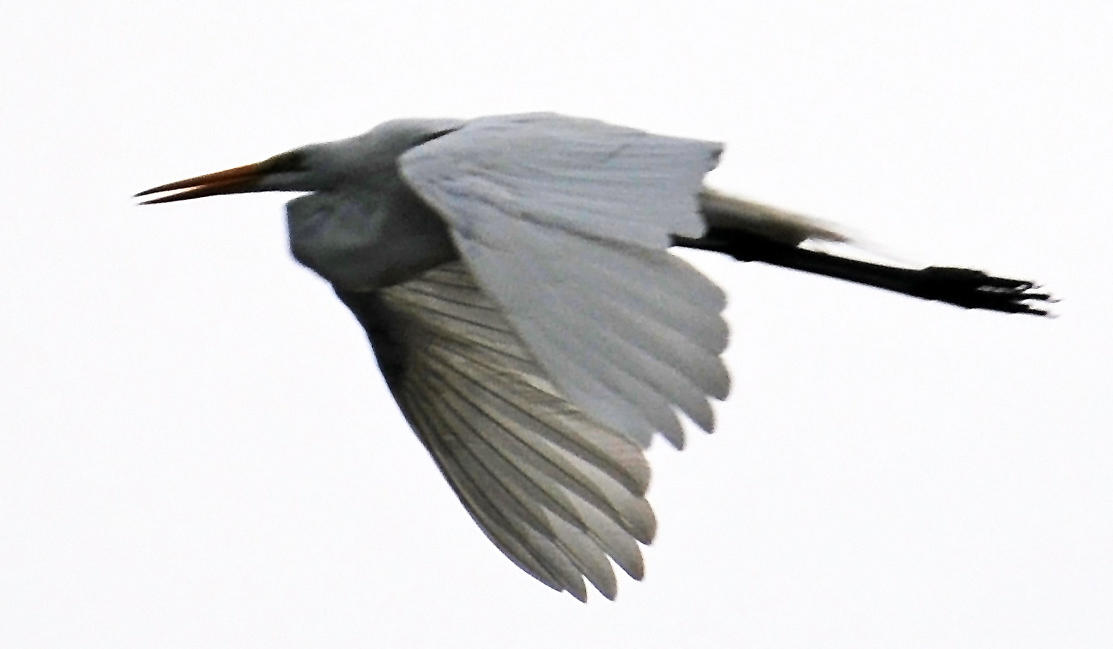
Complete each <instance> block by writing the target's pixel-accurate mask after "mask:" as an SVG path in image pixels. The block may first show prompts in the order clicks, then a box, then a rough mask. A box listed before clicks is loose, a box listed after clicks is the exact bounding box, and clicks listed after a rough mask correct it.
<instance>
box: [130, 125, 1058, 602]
mask: <svg viewBox="0 0 1113 649" xmlns="http://www.w3.org/2000/svg"><path fill="white" fill-rule="evenodd" d="M721 151H722V146H721V145H720V144H717V143H713V142H703V141H697V140H689V139H681V138H674V137H665V136H660V135H654V134H650V133H646V132H643V131H639V130H634V129H630V128H623V127H618V126H613V125H610V124H606V123H603V122H599V121H594V120H588V119H579V118H571V117H565V116H561V115H555V114H547V113H541V114H524V115H504V116H495V117H484V118H480V119H474V120H469V121H459V120H448V119H407V120H397V121H391V122H386V123H384V124H381V125H379V126H377V127H376V128H374V129H372V130H371V131H370V132H368V133H365V134H363V135H359V136H356V137H353V138H349V139H346V140H339V141H336V142H327V143H323V144H311V145H308V146H304V147H300V148H298V149H294V150H292V151H289V152H286V153H282V154H279V155H277V156H274V157H272V158H269V159H267V160H264V161H262V162H259V163H256V164H250V165H246V166H242V167H236V168H234V169H228V170H226V171H221V172H217V173H213V174H206V175H203V176H198V177H195V178H189V179H187V180H182V181H178V182H173V183H168V184H165V185H160V186H158V187H154V188H152V189H148V190H146V191H143V192H140V193H139V194H137V196H143V195H148V194H153V193H160V192H177V193H171V194H168V195H166V196H163V197H160V198H155V199H153V200H148V201H146V202H147V203H164V202H170V201H179V200H186V199H191V198H200V197H203V196H214V195H220V194H236V193H245V192H262V191H298V192H310V193H308V194H306V195H303V196H300V197H298V198H295V199H293V200H292V201H290V202H289V203H287V208H286V209H287V214H288V226H289V234H290V249H291V251H292V252H293V255H294V257H295V258H296V259H297V260H298V261H299V262H301V263H302V264H304V265H306V266H308V267H309V268H311V269H313V270H314V271H315V272H317V273H318V274H319V275H321V276H322V277H324V278H325V279H326V280H328V281H329V282H331V283H332V285H333V287H334V289H335V290H336V293H337V295H338V296H339V297H340V299H341V300H342V301H343V302H344V304H346V305H347V306H348V307H349V308H350V309H351V310H352V311H353V313H354V314H355V316H356V318H357V319H358V320H359V322H360V324H361V325H362V326H363V327H364V329H365V330H366V331H367V334H368V337H369V338H370V341H371V345H372V347H373V348H374V351H375V355H376V358H377V359H378V363H379V368H380V370H381V371H382V372H383V374H384V376H385V377H386V380H387V383H388V384H389V386H390V389H391V391H392V392H393V393H394V397H395V399H396V400H397V402H398V405H399V407H400V408H401V410H402V412H403V414H404V415H405V417H406V419H407V420H408V421H409V423H410V425H411V426H412V427H413V429H414V431H415V432H416V433H417V436H418V438H419V439H420V440H421V442H422V443H423V444H424V445H425V447H426V448H427V449H428V450H429V452H430V454H431V455H432V456H433V460H434V461H435V462H436V464H437V466H438V467H439V468H440V470H441V472H442V473H443V474H444V476H445V478H446V479H447V480H448V483H449V485H450V486H451V487H452V489H453V490H454V491H455V492H456V495H457V496H458V497H459V499H460V502H462V503H463V505H464V507H466V508H467V510H468V512H469V513H470V514H471V516H472V518H473V519H475V522H476V523H477V524H478V525H479V527H480V529H482V530H483V532H484V533H485V534H486V535H487V537H488V538H489V539H490V540H491V541H492V542H493V543H494V544H495V545H496V546H498V548H499V549H500V550H501V551H502V552H503V553H504V554H506V556H507V557H509V558H510V560H511V561H513V562H514V563H515V564H516V565H517V566H518V567H520V568H521V569H522V570H524V571H526V572H527V573H529V574H530V575H532V576H533V577H535V578H537V579H538V580H540V581H541V582H543V583H544V584H546V585H548V586H550V587H552V588H554V589H556V590H558V591H564V590H567V591H568V592H570V593H571V594H572V595H574V596H575V597H576V598H578V599H580V600H585V599H586V598H587V589H586V587H585V585H584V577H586V578H587V580H588V581H589V582H590V583H591V584H592V585H594V586H595V588H596V589H598V590H599V591H600V592H601V593H602V594H603V595H605V596H606V597H608V598H612V599H613V598H614V596H615V594H616V590H617V586H616V581H615V575H614V571H613V570H612V568H611V561H613V562H614V563H615V564H617V565H618V566H619V567H621V568H622V569H623V570H624V571H625V572H626V573H627V574H629V575H630V576H631V577H633V578H634V579H640V578H641V577H642V574H643V572H644V567H643V562H642V556H641V550H640V547H639V544H648V543H649V542H650V541H651V540H652V539H653V535H654V531H655V529H656V520H655V518H654V515H653V511H652V510H651V509H650V506H649V503H648V502H647V501H646V499H645V491H646V488H647V486H648V483H649V466H648V464H647V463H646V460H645V457H644V455H643V450H644V449H645V448H646V447H648V446H649V443H650V441H651V439H652V438H653V435H654V434H655V433H660V434H661V435H663V436H664V437H665V439H667V440H668V441H669V442H671V443H672V444H673V446H675V447H677V448H680V447H682V446H683V443H684V432H683V429H682V427H681V424H680V420H679V419H678V417H677V414H678V411H679V412H682V413H684V415H686V416H687V418H689V419H691V420H692V421H693V422H695V423H696V424H697V425H698V426H699V427H700V428H702V429H704V430H706V431H711V430H712V428H713V427H714V418H713V413H712V410H711V406H710V403H709V398H712V397H713V398H715V399H719V400H722V399H725V398H726V396H727V392H728V391H729V387H730V379H729V376H728V374H727V370H726V368H725V366H724V365H723V361H722V359H721V357H720V354H721V353H722V351H723V349H724V348H725V347H726V344H727V326H726V323H725V322H724V321H723V319H722V316H721V312H722V310H723V307H724V304H725V298H724V294H723V292H722V290H720V289H719V287H717V286H716V285H715V284H713V283H712V282H711V281H710V280H709V279H707V278H706V277H705V276H703V275H702V274H701V273H699V272H698V271H697V270H695V269H694V268H693V267H692V266H690V265H689V264H688V263H687V262H685V261H683V260H682V259H680V258H679V257H677V256H675V255H673V254H672V253H671V252H669V247H670V246H684V247H689V248H699V249H705V250H712V251H717V252H721V253H725V254H729V255H731V256H733V257H735V258H737V259H739V260H743V261H762V262H767V263H772V264H776V265H780V266H786V267H790V268H796V269H799V270H805V271H809V272H814V273H820V274H823V275H828V276H832V277H837V278H841V279H845V280H850V281H854V282H859V283H863V284H868V285H871V286H876V287H880V288H885V289H889V290H893V291H898V292H901V293H905V294H908V295H912V296H916V297H920V298H926V299H933V300H941V301H944V302H949V303H952V304H956V305H959V306H963V307H967V308H980V309H990V310H996V311H1005V312H1014V313H1030V314H1036V315H1046V313H1047V311H1046V310H1045V303H1046V302H1049V301H1051V297H1050V295H1048V294H1046V293H1041V292H1038V288H1037V287H1036V286H1035V285H1033V284H1032V283H1031V282H1026V281H1019V280H1011V279H1004V278H1000V277H993V276H990V275H987V274H985V273H982V272H980V271H975V270H969V269H961V268H940V267H928V268H923V269H906V268H895V267H891V266H882V265H878V264H872V263H867V262H863V261H858V260H854V259H848V258H843V257H838V256H834V255H829V254H826V253H822V252H817V251H815V250H810V249H807V248H803V247H800V244H803V243H805V242H808V241H823V240H828V241H832V240H833V241H845V240H846V239H845V237H843V236H842V235H840V234H839V233H838V232H836V231H835V230H833V229H831V228H830V227H829V226H827V225H825V224H823V223H820V222H818V221H815V220H812V219H808V218H806V217H802V216H799V215H796V214H792V213H789V212H785V211H783V210H778V209H776V208H772V207H768V206H764V205H760V204H757V203H753V202H750V201H744V200H741V199H736V198H732V197H728V196H725V195H723V194H720V193H716V192H713V191H711V190H708V189H706V188H705V187H704V186H703V178H704V175H705V174H706V173H707V172H709V171H710V170H711V169H713V168H714V167H715V166H716V164H717V162H718V158H719V154H720V153H721ZM178 190H181V191H178ZM608 558H609V560H608Z"/></svg>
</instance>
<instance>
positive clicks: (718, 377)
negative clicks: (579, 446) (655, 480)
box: [399, 114, 729, 447]
mask: <svg viewBox="0 0 1113 649" xmlns="http://www.w3.org/2000/svg"><path fill="white" fill-rule="evenodd" d="M719 152H720V146H719V145H718V144H714V143H710V142H700V141H695V140H685V139H678V138H670V137H662V136H656V135H651V134H648V133H645V132H642V131H637V130H633V129H628V128H620V127H616V126H611V125H608V124H604V123H602V122H597V121H593V120H584V119H573V118H568V117H562V116H559V115H551V114H530V115H516V116H502V117H491V118H484V119H478V120H474V121H472V122H468V123H467V124H465V125H464V126H463V127H461V128H460V129H458V130H456V131H453V132H452V133H448V134H446V135H444V136H442V137H439V138H437V139H435V140H432V141H430V142H427V143H424V144H422V145H420V146H418V147H415V148H414V149H411V150H410V151H408V152H406V153H405V154H403V155H402V156H401V158H400V159H399V171H400V173H401V175H402V177H403V178H404V179H405V180H406V182H407V183H408V184H409V185H410V186H411V187H412V188H413V189H414V191H415V192H416V193H417V194H418V195H419V196H421V197H422V198H423V199H424V200H425V201H426V202H427V203H428V204H429V205H430V206H432V207H433V209H435V210H436V211H437V212H438V213H439V214H440V215H441V216H442V217H443V218H444V220H445V221H446V223H447V224H448V226H449V230H450V232H451V235H452V238H453V242H454V243H455V245H456V247H457V249H458V250H459V252H460V255H461V257H462V259H463V261H464V262H465V263H466V264H467V267H468V268H469V269H470V270H471V272H472V273H474V275H475V278H476V280H477V282H478V284H479V286H480V287H481V288H482V289H483V291H484V292H486V293H487V294H489V295H490V297H491V298H492V299H493V302H494V303H495V304H496V305H497V307H498V309H499V310H500V311H501V312H502V313H503V314H504V315H505V318H506V320H508V321H509V323H510V324H511V325H512V327H513V330H514V331H515V332H516V333H517V334H518V335H519V336H520V337H521V339H522V341H523V342H524V343H525V348H526V349H527V350H528V351H529V353H530V354H531V355H532V357H533V358H535V359H536V361H537V363H538V364H539V365H540V367H541V368H542V369H543V370H544V375H545V376H546V377H547V378H549V379H550V380H551V381H552V383H553V384H555V386H556V388H557V390H558V391H559V393H560V394H562V395H565V396H566V397H567V398H568V400H569V401H571V402H572V403H573V404H575V405H576V406H577V407H578V408H579V409H581V410H582V411H584V412H585V413H587V414H588V415H589V416H591V417H592V418H594V419H595V420H596V421H598V422H601V423H602V424H605V425H606V426H608V427H610V428H612V429H614V430H616V431H619V432H621V433H623V434H625V435H627V436H629V437H630V438H631V439H632V440H634V441H635V442H637V443H638V444H640V445H642V446H648V444H649V442H650V440H651V439H652V435H653V432H654V431H659V432H661V433H662V434H664V435H665V437H666V438H667V439H669V440H670V441H671V442H672V443H673V444H674V445H676V446H677V447H679V446H681V445H682V444H683V431H682V429H681V426H680V423H679V421H678V420H677V417H676V413H675V410H674V407H675V408H679V409H680V410H681V411H683V412H684V413H686V414H687V415H688V416H689V417H690V418H691V419H692V420H693V421H695V422H696V423H697V424H699V425H700V426H701V427H702V428H704V429H706V430H711V428H712V427H713V425H714V421H713V415H712V411H711V406H710V404H709V403H708V396H711V397H716V398H719V399H722V398H724V397H725V396H726V394H727V391H728V389H729V379H728V376H727V372H726V369H725V367H724V366H723V363H722V361H721V360H720V358H719V353H720V352H721V351H722V350H723V348H724V347H725V346H726V341H727V329H726V324H725V323H724V322H723V320H722V317H721V315H720V312H721V311H722V309H723V306H724V304H725V298H724V296H723V293H722V291H721V290H720V289H719V288H718V287H716V286H715V285H714V284H712V283H711V282H710V281H709V280H708V279H707V278H705V277H704V276H703V275H701V274H700V273H699V272H697V271H696V270H695V269H694V268H692V267H691V266H689V265H688V264H687V263H685V262H684V261H682V260H681V259H679V258H677V257H675V256H673V255H672V254H671V253H669V252H668V251H667V247H668V246H669V245H670V240H671V235H679V236H683V237H692V238H696V237H699V236H700V235H701V234H702V233H703V232H704V229H705V226H704V223H703V219H702V217H701V216H700V215H699V213H698V211H697V202H696V200H697V198H696V197H697V194H698V192H699V190H700V187H701V185H702V180H703V176H704V174H706V173H707V172H708V171H710V170H711V169H712V168H714V166H715V164H716V162H717V160H718V155H719Z"/></svg>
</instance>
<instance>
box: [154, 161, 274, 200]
mask: <svg viewBox="0 0 1113 649" xmlns="http://www.w3.org/2000/svg"><path fill="white" fill-rule="evenodd" d="M273 167H274V165H273V164H272V161H271V160H264V161H263V162H256V163H255V164H249V165H244V166H242V167H233V168H232V169H225V170H224V171H217V172H216V173H211V174H205V175H203V176H195V177H193V178H186V179H185V180H178V181H175V182H172V183H166V184H165V185H159V186H158V187H152V188H150V189H144V190H143V191H141V192H139V193H138V194H136V196H137V197H138V196H147V195H148V194H159V193H162V192H172V191H175V190H178V189H184V190H185V191H182V192H178V193H176V194H170V195H169V196H162V197H160V198H152V199H150V200H146V201H143V202H142V203H140V205H150V204H152V203H171V202H173V201H185V200H189V199H191V198H202V197H205V196H218V195H220V194H238V193H241V192H249V191H252V190H253V189H254V187H255V186H256V185H257V184H258V183H259V181H260V180H262V178H263V176H265V175H266V174H267V173H268V172H270V171H271V170H272V169H273Z"/></svg>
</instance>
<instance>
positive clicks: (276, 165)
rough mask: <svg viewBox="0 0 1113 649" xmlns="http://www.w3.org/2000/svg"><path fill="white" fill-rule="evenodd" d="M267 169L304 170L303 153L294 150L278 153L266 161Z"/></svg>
mask: <svg viewBox="0 0 1113 649" xmlns="http://www.w3.org/2000/svg"><path fill="white" fill-rule="evenodd" d="M267 167H268V168H267V171H268V172H270V173H274V172H276V171H305V153H303V152H302V151H298V150H294V151H287V152H286V153H279V154H278V155H276V156H274V157H272V158H271V159H270V160H268V161H267Z"/></svg>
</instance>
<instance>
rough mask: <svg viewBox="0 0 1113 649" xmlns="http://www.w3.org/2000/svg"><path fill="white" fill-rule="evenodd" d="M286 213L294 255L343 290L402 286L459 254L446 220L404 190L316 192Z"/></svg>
mask: <svg viewBox="0 0 1113 649" xmlns="http://www.w3.org/2000/svg"><path fill="white" fill-rule="evenodd" d="M286 212H287V225H288V228H289V233H290V251H291V252H292V253H293V255H294V258H295V259H297V260H298V261H299V262H301V263H302V264H304V265H306V266H308V267H309V268H311V269H313V270H314V271H315V272H316V273H317V274H318V275H320V276H321V277H324V278H325V279H327V280H328V281H330V282H332V283H333V284H334V285H335V286H337V287H339V288H341V289H344V290H349V291H366V290H373V289H377V288H382V287H385V286H391V285H393V284H398V283H401V282H404V281H406V280H408V279H411V278H413V277H416V276H417V275H420V274H421V273H423V272H425V271H427V270H429V269H430V268H433V267H435V266H438V265H440V264H442V263H445V262H447V261H451V260H452V259H455V258H456V256H457V254H456V250H455V248H454V247H453V245H452V241H451V239H450V237H449V234H448V230H447V228H446V226H445V224H444V222H443V221H442V220H441V219H440V218H439V217H438V216H437V215H436V213H435V212H433V211H432V210H431V209H429V208H428V207H427V206H426V205H425V204H424V203H422V202H421V200H420V199H418V198H417V197H416V196H414V195H413V194H412V192H409V191H408V190H404V189H403V188H396V189H395V190H394V191H389V192H381V193H376V194H367V195H359V194H350V193H344V192H317V193H314V194H309V195H307V196H302V197H299V198H296V199H294V200H292V201H290V202H289V203H288V204H287V205H286Z"/></svg>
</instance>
